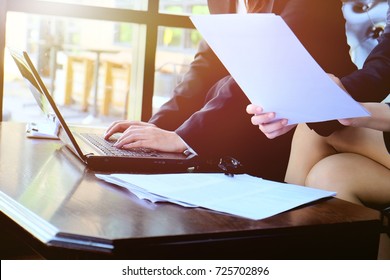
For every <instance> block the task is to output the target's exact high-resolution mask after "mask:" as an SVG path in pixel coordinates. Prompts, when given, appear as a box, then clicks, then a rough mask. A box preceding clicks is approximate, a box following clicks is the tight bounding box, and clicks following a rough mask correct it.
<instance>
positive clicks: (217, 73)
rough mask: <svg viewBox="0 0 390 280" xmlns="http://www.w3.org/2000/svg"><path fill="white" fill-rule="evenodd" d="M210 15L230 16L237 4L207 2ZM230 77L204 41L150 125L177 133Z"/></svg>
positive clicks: (222, 1)
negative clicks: (209, 96)
mask: <svg viewBox="0 0 390 280" xmlns="http://www.w3.org/2000/svg"><path fill="white" fill-rule="evenodd" d="M208 5H209V9H210V13H212V14H215V13H230V12H233V11H234V9H235V1H231V0H208ZM227 75H228V72H227V70H226V68H225V67H224V66H223V64H222V63H221V61H220V60H219V59H218V57H217V56H216V55H215V54H214V52H213V51H212V50H211V48H210V47H209V46H208V45H207V43H206V42H205V41H201V42H200V44H199V48H198V51H197V53H196V55H195V58H194V61H193V62H192V63H191V65H190V69H189V71H188V72H187V73H186V74H185V75H184V78H183V81H182V82H181V83H180V84H179V85H178V86H176V87H175V89H174V91H173V95H172V98H171V99H170V100H169V101H168V102H166V103H165V104H163V105H162V106H161V108H160V109H159V110H158V112H157V113H156V114H154V115H153V116H152V117H151V119H150V120H149V122H151V123H153V124H155V125H157V126H158V127H160V128H162V129H166V130H175V129H177V128H178V127H179V126H180V125H182V124H183V122H184V121H185V120H187V119H188V118H189V117H190V116H191V115H192V114H194V113H195V112H197V111H198V110H200V109H201V108H202V107H203V105H204V103H205V98H206V95H207V93H208V91H209V90H210V88H211V87H212V86H213V85H214V84H215V83H217V82H218V80H220V79H221V78H223V77H225V76H227Z"/></svg>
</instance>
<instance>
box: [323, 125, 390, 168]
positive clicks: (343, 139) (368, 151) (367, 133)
mask: <svg viewBox="0 0 390 280" xmlns="http://www.w3.org/2000/svg"><path fill="white" fill-rule="evenodd" d="M327 141H328V143H329V145H331V146H332V147H334V149H335V150H336V151H337V152H338V153H355V154H358V155H362V156H364V157H367V158H369V159H371V160H374V161H376V162H378V163H380V164H382V165H383V166H385V167H386V168H388V169H390V154H389V152H388V151H387V148H386V145H385V141H384V138H383V132H381V131H378V130H374V129H369V128H358V127H345V128H343V129H340V130H338V131H336V132H334V133H333V134H332V135H330V136H329V137H328V138H327Z"/></svg>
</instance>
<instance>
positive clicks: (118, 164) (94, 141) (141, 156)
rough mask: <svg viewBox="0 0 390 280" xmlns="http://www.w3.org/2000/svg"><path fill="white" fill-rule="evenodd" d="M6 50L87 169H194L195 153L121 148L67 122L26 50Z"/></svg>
mask: <svg viewBox="0 0 390 280" xmlns="http://www.w3.org/2000/svg"><path fill="white" fill-rule="evenodd" d="M8 49H9V51H10V54H11V56H12V58H13V59H14V61H15V63H16V65H17V66H18V68H19V71H20V73H21V74H22V76H23V77H24V79H25V80H26V81H27V84H28V86H29V88H30V91H31V93H32V94H33V96H34V98H35V100H36V102H37V104H38V106H39V107H40V108H41V110H42V111H43V113H44V114H45V115H46V116H47V118H48V119H49V121H52V122H54V123H55V125H56V126H57V127H58V129H57V131H58V132H57V133H58V138H59V139H60V140H61V141H62V142H63V143H64V144H65V145H66V147H67V148H69V149H70V150H71V151H72V152H73V154H74V155H75V156H77V157H78V158H79V159H80V160H81V161H82V162H83V163H84V164H86V166H87V167H88V168H89V169H91V170H94V171H99V172H107V173H113V172H127V173H172V172H187V171H191V170H193V169H194V168H196V165H197V156H194V155H185V154H184V153H165V152H159V151H155V150H151V149H142V148H141V149H133V150H122V149H118V148H115V147H113V144H114V143H115V139H112V140H110V141H107V140H105V139H104V137H103V132H104V130H103V129H101V128H100V129H98V128H93V127H85V126H70V125H68V124H67V123H66V121H65V119H64V118H63V116H62V114H61V113H60V110H59V108H58V106H57V105H56V104H55V102H54V100H53V98H52V97H51V95H50V94H49V92H48V90H47V88H46V86H45V84H44V83H43V80H42V78H41V77H40V75H39V74H38V71H37V70H36V68H35V67H34V65H33V63H32V62H31V59H30V57H29V55H28V54H27V52H25V51H19V50H16V49H13V48H8Z"/></svg>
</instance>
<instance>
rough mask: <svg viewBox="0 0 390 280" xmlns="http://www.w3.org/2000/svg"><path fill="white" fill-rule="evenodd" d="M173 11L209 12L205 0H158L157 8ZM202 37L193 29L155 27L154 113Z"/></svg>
mask: <svg viewBox="0 0 390 280" xmlns="http://www.w3.org/2000/svg"><path fill="white" fill-rule="evenodd" d="M161 9H162V11H163V12H167V13H174V14H183V13H187V14H208V13H209V10H208V7H207V1H194V0H191V1H172V0H170V1H168V0H166V1H164V0H163V1H161V2H160V11H161ZM201 39H202V37H201V35H200V33H199V32H198V31H197V30H195V29H185V28H174V27H165V26H161V27H159V29H158V39H157V40H158V41H157V44H158V45H157V53H156V72H155V83H154V95H153V113H155V112H156V111H157V110H158V109H159V107H160V106H161V105H162V104H163V103H165V102H166V101H167V100H168V99H169V98H170V97H171V96H172V93H173V89H174V87H175V86H176V85H177V84H178V83H179V82H180V81H181V80H182V78H183V75H184V73H185V72H186V71H187V70H188V68H189V65H190V63H191V62H192V60H193V59H194V55H195V53H196V50H197V47H198V44H199V42H200V40H201Z"/></svg>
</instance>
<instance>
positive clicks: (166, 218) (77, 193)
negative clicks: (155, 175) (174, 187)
mask: <svg viewBox="0 0 390 280" xmlns="http://www.w3.org/2000/svg"><path fill="white" fill-rule="evenodd" d="M24 130H25V125H24V124H18V123H7V122H3V123H0V210H1V213H0V223H1V225H2V231H3V233H2V234H3V235H4V234H11V235H12V236H18V238H21V240H23V241H24V242H25V243H27V244H28V245H29V246H31V247H32V248H34V250H36V251H37V252H39V253H40V254H41V255H42V256H43V257H45V258H50V259H79V258H81V259H84V258H85V259H375V258H376V257H377V251H378V242H379V230H380V220H379V218H380V215H379V213H378V212H377V211H374V210H372V209H368V208H365V207H361V206H358V205H354V204H351V203H348V202H344V201H342V200H339V199H336V198H330V199H327V200H323V201H320V202H316V203H312V204H310V205H307V206H304V207H300V208H298V209H294V210H292V211H288V212H285V213H282V214H279V215H276V216H273V217H270V218H267V219H263V220H259V221H254V220H248V219H244V218H239V217H233V216H229V215H226V214H221V213H216V212H212V211H209V210H206V209H186V208H183V207H180V206H177V205H172V204H169V203H166V204H153V203H150V202H147V201H143V200H139V199H138V198H136V197H135V196H134V195H133V194H132V193H130V192H129V191H127V190H124V189H121V188H119V187H116V186H113V185H110V184H108V183H105V182H103V181H100V180H98V179H97V178H96V177H95V176H94V175H95V174H94V173H93V172H92V171H90V170H88V169H86V168H85V166H84V165H83V164H82V163H81V162H80V161H78V159H76V157H74V156H73V154H71V153H70V151H69V150H68V149H67V148H65V147H64V146H63V145H62V143H61V142H60V141H57V140H38V139H27V138H26V137H25V134H24Z"/></svg>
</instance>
